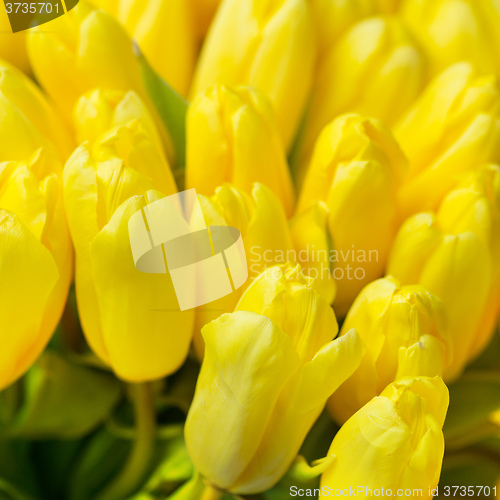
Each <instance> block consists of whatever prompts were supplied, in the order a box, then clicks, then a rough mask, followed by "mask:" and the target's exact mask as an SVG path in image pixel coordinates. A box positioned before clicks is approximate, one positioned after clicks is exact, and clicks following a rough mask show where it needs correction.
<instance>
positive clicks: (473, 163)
mask: <svg viewBox="0 0 500 500" xmlns="http://www.w3.org/2000/svg"><path fill="white" fill-rule="evenodd" d="M498 111H499V88H498V83H497V80H496V78H495V77H494V76H477V74H476V72H475V71H474V69H473V67H472V66H471V65H470V64H468V63H459V64H455V65H454V66H451V67H450V68H448V69H446V70H445V71H443V73H441V74H440V75H439V76H438V77H437V78H436V79H435V80H434V81H433V82H432V83H430V84H429V86H428V87H427V88H426V90H425V91H424V92H423V94H422V96H421V97H420V98H419V99H418V100H417V101H416V102H415V104H414V106H413V107H412V108H411V109H410V110H409V111H408V113H407V114H406V115H405V117H403V118H402V120H401V122H400V123H399V124H398V126H397V128H396V131H395V135H396V138H397V139H398V141H399V143H400V144H401V147H402V149H403V151H404V152H405V154H406V155H407V156H408V159H409V162H410V165H409V170H408V176H407V177H406V179H405V181H404V184H403V186H402V188H401V191H400V196H399V198H400V200H401V205H402V207H403V211H404V214H405V215H406V216H407V215H411V214H414V213H416V212H418V211H424V210H435V209H436V208H437V206H438V205H439V202H440V201H441V199H442V198H443V196H444V195H445V194H446V193H447V192H448V191H449V190H450V189H451V188H452V187H453V186H454V185H455V184H456V182H457V181H458V180H459V179H460V176H461V175H462V174H463V173H464V172H467V171H469V170H472V169H474V168H476V167H477V166H478V165H481V164H482V163H485V162H488V161H491V160H495V159H497V158H499V157H500V147H499V144H500V119H499V116H498Z"/></svg>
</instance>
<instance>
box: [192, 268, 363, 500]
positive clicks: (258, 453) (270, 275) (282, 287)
mask: <svg viewBox="0 0 500 500" xmlns="http://www.w3.org/2000/svg"><path fill="white" fill-rule="evenodd" d="M256 311H260V312H256ZM266 315H267V316H266ZM336 325H337V323H336V321H335V316H334V313H333V311H332V309H331V308H330V307H329V306H328V304H327V303H326V302H325V301H323V299H322V298H321V297H320V295H319V294H317V292H316V291H315V290H314V288H313V285H312V283H311V281H310V280H307V279H304V278H303V277H301V275H300V269H298V270H297V269H295V268H294V266H283V267H282V268H280V267H277V268H271V269H268V270H267V271H265V272H264V273H263V274H262V275H261V276H260V277H259V278H257V279H256V280H255V281H254V282H253V283H252V285H251V286H250V287H249V288H248V289H247V291H246V292H245V294H244V295H243V296H242V298H241V300H240V303H239V305H238V307H237V310H236V311H235V312H234V313H232V314H225V315H223V316H221V317H220V318H218V319H217V320H215V321H213V322H211V323H209V324H208V325H206V326H205V327H204V328H203V337H204V340H205V344H206V352H205V358H204V360H203V364H202V368H201V372H200V375H199V377H198V382H197V385H196V392H195V396H194V400H193V403H192V405H191V408H190V411H189V414H188V417H187V421H186V426H185V438H186V445H187V449H188V453H189V455H190V457H191V459H192V461H193V463H194V465H195V467H196V468H197V469H198V470H199V471H200V473H201V474H202V475H203V476H205V478H206V479H207V480H208V481H209V482H210V483H212V484H213V485H215V486H216V487H218V488H220V489H223V490H227V491H230V492H232V493H237V494H252V493H258V492H262V491H265V490H267V489H268V488H270V487H271V486H273V485H274V484H275V483H276V482H277V481H278V480H279V479H280V478H281V476H282V475H283V474H284V473H285V472H286V470H287V469H288V467H289V466H290V464H291V463H292V461H293V459H294V458H295V456H296V454H297V452H298V451H299V448H300V446H301V444H302V441H303V440H304V438H305V436H306V434H307V433H308V431H309V429H310V428H311V426H312V425H313V423H314V421H315V420H316V419H317V417H318V416H319V414H320V413H321V411H322V409H323V407H324V405H325V402H326V399H327V398H328V396H329V395H330V394H331V393H333V392H334V391H335V389H336V388H337V387H338V386H339V385H340V384H341V383H342V382H343V381H344V380H345V379H346V378H347V377H348V376H349V375H350V374H351V373H352V372H353V371H354V370H355V368H356V367H357V365H358V363H359V360H360V357H361V354H362V343H361V342H360V340H359V337H358V335H357V333H356V332H355V331H352V332H350V333H349V334H348V335H346V336H344V337H343V338H340V339H337V340H332V339H333V338H334V337H335V334H336V330H337V327H336Z"/></svg>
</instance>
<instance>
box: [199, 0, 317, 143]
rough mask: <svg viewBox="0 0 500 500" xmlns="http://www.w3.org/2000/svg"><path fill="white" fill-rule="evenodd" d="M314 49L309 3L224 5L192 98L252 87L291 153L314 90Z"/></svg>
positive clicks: (280, 0) (230, 1)
mask: <svg viewBox="0 0 500 500" xmlns="http://www.w3.org/2000/svg"><path fill="white" fill-rule="evenodd" d="M315 56H316V43H315V34H314V25H313V19H312V13H311V8H310V6H309V3H308V2H307V1H306V0H264V1H258V0H251V1H248V2H241V1H240V0H223V1H222V3H221V5H220V8H219V10H218V11H217V15H216V16H215V19H214V21H213V23H212V25H211V27H210V30H209V32H208V35H207V38H206V40H205V43H204V45H203V50H202V53H201V56H200V61H199V63H198V66H197V68H196V71H195V76H194V80H193V85H192V87H191V96H192V97H194V96H196V94H198V93H199V92H201V91H203V90H205V89H207V88H209V87H212V86H214V85H216V84H218V83H220V84H223V85H230V86H235V85H250V86H252V87H255V88H257V89H259V90H260V91H262V92H263V93H265V94H266V95H267V96H268V97H269V98H270V100H271V101H272V103H273V105H274V109H275V111H276V117H277V120H278V125H279V128H280V131H281V134H282V138H283V141H284V143H285V146H286V147H287V148H288V147H289V146H290V144H291V141H292V139H293V137H294V134H295V132H296V129H297V127H298V125H299V121H300V119H301V115H302V112H303V108H304V105H305V103H306V99H307V96H308V93H309V90H310V87H311V83H312V77H313V71H314V63H315Z"/></svg>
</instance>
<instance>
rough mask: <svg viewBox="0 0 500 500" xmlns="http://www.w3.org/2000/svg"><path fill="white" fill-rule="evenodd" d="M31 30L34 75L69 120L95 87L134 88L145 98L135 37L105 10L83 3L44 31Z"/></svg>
mask: <svg viewBox="0 0 500 500" xmlns="http://www.w3.org/2000/svg"><path fill="white" fill-rule="evenodd" d="M49 28H50V31H48V30H49ZM30 31H31V32H30V35H29V36H28V54H29V57H30V61H31V65H32V67H33V71H34V73H35V76H36V78H37V80H38V82H39V83H40V85H41V86H42V87H43V88H44V89H45V90H46V91H47V93H48V94H49V95H50V96H51V97H52V99H53V100H54V102H55V103H56V104H57V105H58V106H59V108H60V109H61V110H62V112H63V113H64V115H65V116H66V117H67V119H68V120H70V118H71V116H72V112H73V107H74V105H75V103H76V101H77V99H78V98H79V97H80V96H81V95H82V94H84V93H85V92H87V91H88V90H91V89H94V88H96V87H101V88H109V89H115V90H123V91H128V90H135V91H136V92H137V93H138V94H139V95H140V96H141V98H145V91H144V87H143V85H142V80H141V75H140V69H139V63H138V61H137V59H136V57H135V55H134V51H133V47H132V41H131V39H130V38H129V37H128V36H127V34H126V32H125V31H124V29H123V28H122V27H121V26H120V25H119V24H118V22H117V21H115V20H114V19H113V18H112V17H111V16H110V15H109V14H107V13H105V12H104V11H102V10H94V9H92V8H91V7H90V6H89V5H88V4H86V3H85V2H83V1H81V2H79V4H78V5H77V6H76V7H75V8H74V9H72V10H71V11H70V12H68V13H67V14H65V15H64V16H60V17H58V18H57V19H54V20H52V21H50V22H49V23H48V24H45V25H43V29H42V27H36V28H32V29H31V30H30Z"/></svg>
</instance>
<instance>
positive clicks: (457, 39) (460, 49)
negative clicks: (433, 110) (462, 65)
mask: <svg viewBox="0 0 500 500" xmlns="http://www.w3.org/2000/svg"><path fill="white" fill-rule="evenodd" d="M401 16H402V17H403V19H404V20H405V22H406V24H407V25H408V26H409V28H410V29H411V31H412V33H413V35H414V36H415V38H416V39H417V40H418V42H419V44H420V46H421V47H423V50H424V52H425V55H426V57H427V58H428V59H429V63H430V69H431V73H432V74H437V73H439V72H440V71H442V70H444V69H446V68H447V67H448V66H450V65H451V64H454V63H457V62H460V61H469V62H471V63H472V64H474V65H475V66H476V67H477V68H478V70H479V71H481V72H482V73H495V72H498V70H500V66H499V65H498V62H497V59H496V58H497V57H498V53H499V49H500V45H499V42H500V36H499V34H498V22H499V21H500V10H499V8H498V4H496V2H495V1H494V0H403V1H402V5H401Z"/></svg>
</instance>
